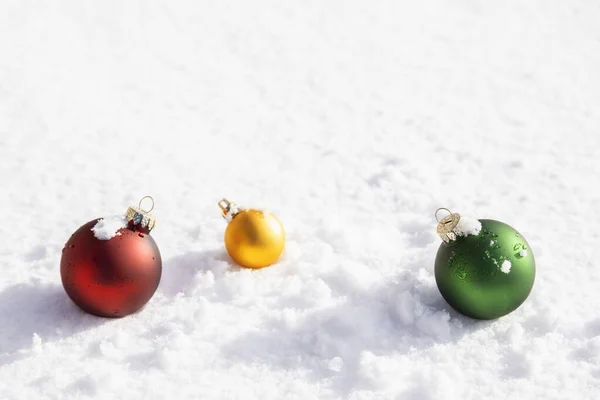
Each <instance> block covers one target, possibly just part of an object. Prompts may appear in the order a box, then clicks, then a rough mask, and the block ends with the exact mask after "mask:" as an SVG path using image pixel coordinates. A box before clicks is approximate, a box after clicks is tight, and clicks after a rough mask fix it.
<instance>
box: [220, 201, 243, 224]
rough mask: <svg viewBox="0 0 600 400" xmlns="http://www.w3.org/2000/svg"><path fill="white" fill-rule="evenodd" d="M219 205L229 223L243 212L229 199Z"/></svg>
mask: <svg viewBox="0 0 600 400" xmlns="http://www.w3.org/2000/svg"><path fill="white" fill-rule="evenodd" d="M217 205H218V206H219V208H220V209H221V213H222V214H223V218H225V220H226V221H227V222H231V220H232V219H233V218H234V217H235V216H236V215H238V214H239V213H240V211H242V210H243V209H241V208H239V207H238V205H237V204H235V203H234V202H231V201H229V200H227V199H223V200H221V201H219V202H218V203H217Z"/></svg>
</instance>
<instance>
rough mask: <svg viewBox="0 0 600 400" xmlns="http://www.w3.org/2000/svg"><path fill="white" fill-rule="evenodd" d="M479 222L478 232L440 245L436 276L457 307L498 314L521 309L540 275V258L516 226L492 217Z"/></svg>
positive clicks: (489, 315) (475, 313)
mask: <svg viewBox="0 0 600 400" xmlns="http://www.w3.org/2000/svg"><path fill="white" fill-rule="evenodd" d="M479 222H481V231H480V232H479V234H478V235H468V236H466V237H459V238H458V239H457V240H456V241H455V242H452V243H448V244H447V243H442V244H441V245H440V248H439V249H438V252H437V256H436V258H435V280H436V283H437V286H438V288H439V290H440V293H441V294H442V296H443V297H444V299H445V300H446V301H447V302H448V304H450V305H451V306H452V307H453V308H455V309H456V310H457V311H458V312H460V313H462V314H464V315H467V316H469V317H472V318H477V319H494V318H498V317H501V316H503V315H506V314H508V313H510V312H512V311H514V310H516V309H517V308H518V307H519V306H520V305H521V304H523V302H524V301H525V299H527V296H529V293H530V292H531V289H532V287H533V282H534V280H535V260H534V258H533V253H532V251H531V248H530V247H529V243H527V241H526V240H525V238H524V237H523V236H522V235H521V234H520V233H519V232H517V231H516V230H515V229H514V228H512V227H511V226H509V225H507V224H505V223H502V222H499V221H494V220H491V219H482V220H479ZM507 261H508V262H509V263H510V264H509V263H507Z"/></svg>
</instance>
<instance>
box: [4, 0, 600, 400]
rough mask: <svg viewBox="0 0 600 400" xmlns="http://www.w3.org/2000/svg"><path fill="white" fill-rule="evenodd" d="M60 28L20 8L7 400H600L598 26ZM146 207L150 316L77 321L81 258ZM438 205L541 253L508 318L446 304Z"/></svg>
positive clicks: (281, 15)
mask: <svg viewBox="0 0 600 400" xmlns="http://www.w3.org/2000/svg"><path fill="white" fill-rule="evenodd" d="M52 3H54V5H48V4H46V2H35V1H25V0H3V1H2V3H1V4H0V179H1V181H0V238H1V240H0V398H1V399H34V398H52V399H66V398H84V397H95V398H103V399H117V398H122V399H138V398H144V399H154V398H156V399H162V398H164V399H184V398H203V399H228V398H244V399H249V398H250V399H252V398H258V399H282V398H307V399H308V398H317V397H319V398H351V399H376V398H377V399H380V398H386V399H387V398H389V399H393V398H397V399H508V398H511V399H516V398H518V399H594V398H596V399H597V398H598V397H599V396H600V307H599V305H600V294H599V290H600V265H598V261H597V260H598V255H596V254H595V253H596V251H598V243H599V240H600V230H599V228H598V221H599V217H598V210H599V209H600V195H599V191H598V182H599V179H600V167H599V158H600V157H599V156H600V111H599V110H600V73H599V71H600V24H599V22H598V21H600V3H598V2H597V1H593V0H590V1H569V2H567V1H548V0H543V1H542V0H539V1H517V0H515V1H504V2H484V1H475V0H472V1H471V0H459V1H447V2H446V1H441V0H439V1H422V2H417V1H414V2H404V1H386V2H384V1H363V2H360V3H358V2H351V1H336V0H332V1H321V0H302V1H295V2H282V1H276V0H273V1H264V2H250V1H241V0H240V1H229V0H220V1H214V2H211V1H189V2H172V1H164V2H160V4H156V3H157V2H147V1H131V2H121V1H116V0H114V1H103V2H91V1H77V0H73V1H62V2H52ZM122 3H127V5H124V4H122ZM175 3H177V4H175ZM58 4H60V5H58ZM146 194H150V195H152V196H154V198H155V199H156V209H155V212H154V214H155V215H156V217H157V218H158V225H157V228H156V229H155V230H154V231H153V236H154V238H155V239H156V241H157V243H158V245H159V247H160V249H161V252H162V256H163V262H164V263H163V267H164V270H163V280H162V282H161V285H160V287H159V289H158V291H157V293H156V295H155V296H154V298H153V299H152V300H151V302H150V303H149V304H148V305H147V306H146V308H145V309H143V310H142V311H141V312H139V313H137V314H135V315H133V316H130V317H127V318H123V319H120V320H107V319H101V318H96V317H93V316H89V315H86V314H83V313H82V312H80V311H79V309H78V308H76V307H75V306H74V305H73V304H72V303H71V302H70V300H69V299H68V298H67V296H66V295H65V293H64V291H63V289H62V286H61V283H60V276H59V260H60V255H61V248H62V246H63V244H64V242H65V241H66V240H67V239H68V237H69V236H70V234H71V233H72V232H73V231H74V230H75V229H77V228H78V227H79V226H80V225H82V224H83V223H85V222H87V221H89V220H91V219H92V218H95V217H99V216H107V215H113V214H115V213H119V212H124V211H125V209H126V208H127V206H129V205H134V204H137V200H138V199H139V198H140V197H142V196H143V195H146ZM223 196H226V197H228V198H229V199H230V200H235V201H237V202H238V203H240V204H242V205H255V206H259V207H263V208H269V209H271V210H273V211H274V212H275V213H276V214H277V215H278V216H279V217H280V219H281V220H282V221H283V223H284V226H285V228H286V230H287V233H288V243H287V248H286V252H285V254H284V257H283V258H282V260H281V261H280V262H279V263H278V264H277V265H276V266H274V267H272V268H268V269H265V270H259V271H248V270H241V269H240V268H238V267H236V266H235V265H234V264H233V263H232V262H231V261H230V259H229V258H228V257H227V255H226V254H225V253H224V246H223V232H224V229H225V221H223V219H222V218H221V217H220V215H219V210H218V208H217V206H216V202H217V201H218V200H220V199H221V198H222V197H223ZM440 206H443V207H449V208H451V209H452V210H455V211H457V212H461V213H463V214H464V213H466V214H470V215H473V216H476V217H479V218H493V219H498V220H501V221H504V222H506V223H508V224H510V225H513V226H514V227H516V228H517V229H519V230H520V231H521V232H522V233H523V234H524V235H525V236H526V237H527V239H528V241H529V242H530V244H531V245H532V248H533V251H534V253H535V256H536V260H537V279H536V283H535V287H534V290H533V292H532V294H531V296H530V298H529V299H528V301H527V302H526V303H525V304H524V305H523V306H522V307H521V308H520V309H518V310H517V311H516V312H514V313H513V314H511V315H509V316H507V317H504V318H501V319H499V320H496V321H488V322H478V321H474V320H471V319H468V318H465V317H462V316H461V315H458V314H457V313H455V312H454V311H452V310H451V309H450V308H449V307H448V306H447V305H446V304H445V302H444V301H443V300H442V298H441V296H440V295H439V293H438V291H437V288H436V286H435V281H434V278H433V261H434V257H435V253H436V250H437V247H438V246H439V243H440V240H439V239H438V238H437V236H436V235H435V226H436V222H435V220H434V218H433V213H434V211H435V209H436V208H437V207H440Z"/></svg>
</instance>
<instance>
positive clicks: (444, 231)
mask: <svg viewBox="0 0 600 400" xmlns="http://www.w3.org/2000/svg"><path fill="white" fill-rule="evenodd" d="M440 211H448V213H449V214H448V215H446V216H445V217H444V218H442V219H440V217H439V216H438V213H439V212H440ZM435 219H436V220H437V221H438V226H437V234H438V236H439V237H440V239H442V240H443V241H444V243H451V242H454V241H455V240H456V239H457V238H458V236H459V235H458V232H457V226H458V223H459V222H460V214H458V213H453V212H452V211H450V210H448V209H447V208H444V207H442V208H438V209H437V211H436V212H435Z"/></svg>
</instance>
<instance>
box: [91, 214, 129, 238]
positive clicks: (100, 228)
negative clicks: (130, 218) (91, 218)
mask: <svg viewBox="0 0 600 400" xmlns="http://www.w3.org/2000/svg"><path fill="white" fill-rule="evenodd" d="M126 227H127V219H126V218H125V217H124V216H122V215H115V216H111V217H107V218H101V219H100V220H99V221H98V222H96V225H94V227H93V228H92V231H93V232H94V236H95V237H96V239H100V240H110V239H112V238H114V237H115V236H121V233H120V232H119V229H123V228H126Z"/></svg>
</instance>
